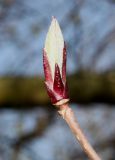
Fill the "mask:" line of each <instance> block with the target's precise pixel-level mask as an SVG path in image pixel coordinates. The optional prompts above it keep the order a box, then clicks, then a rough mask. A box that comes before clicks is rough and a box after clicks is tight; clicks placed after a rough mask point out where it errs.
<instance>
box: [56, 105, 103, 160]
mask: <svg viewBox="0 0 115 160" xmlns="http://www.w3.org/2000/svg"><path fill="white" fill-rule="evenodd" d="M58 107H59V111H58V112H59V114H60V115H61V116H62V117H63V119H64V120H65V121H66V122H67V124H68V125H69V127H70V129H71V131H72V132H73V134H74V135H75V137H76V139H77V140H78V141H79V143H80V145H81V146H82V148H83V150H84V151H85V153H86V154H87V155H88V157H89V159H91V160H101V159H100V157H99V156H98V154H97V153H96V152H95V150H94V149H93V147H92V146H91V144H90V143H89V141H88V140H87V138H86V137H85V135H84V133H83V131H82V129H81V128H80V126H79V124H78V122H77V120H76V119H75V115H74V113H73V111H72V109H71V108H70V107H69V105H68V104H63V105H61V106H58Z"/></svg>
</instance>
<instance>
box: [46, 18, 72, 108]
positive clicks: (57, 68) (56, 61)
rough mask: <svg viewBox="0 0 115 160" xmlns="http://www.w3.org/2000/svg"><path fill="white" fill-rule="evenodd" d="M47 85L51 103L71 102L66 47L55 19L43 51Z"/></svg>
mask: <svg viewBox="0 0 115 160" xmlns="http://www.w3.org/2000/svg"><path fill="white" fill-rule="evenodd" d="M43 67H44V74H45V85H46V89H47V92H48V95H49V97H50V98H51V102H52V103H53V104H54V105H62V104H64V103H66V102H68V101H69V96H68V88H67V82H66V47H65V43H64V39H63V35H62V32H61V29H60V26H59V24H58V21H57V20H56V18H54V17H53V19H52V22H51V25H50V28H49V31H48V33H47V36H46V41H45V47H44V50H43Z"/></svg>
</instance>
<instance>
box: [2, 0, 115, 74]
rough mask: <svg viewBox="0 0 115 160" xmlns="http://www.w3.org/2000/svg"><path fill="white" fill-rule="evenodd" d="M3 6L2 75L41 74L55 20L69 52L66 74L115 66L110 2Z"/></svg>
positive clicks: (114, 16)
mask: <svg viewBox="0 0 115 160" xmlns="http://www.w3.org/2000/svg"><path fill="white" fill-rule="evenodd" d="M7 3H8V1H6V2H5V1H3V2H0V15H2V16H1V17H2V18H1V19H0V75H5V74H6V75H7V74H12V75H39V74H40V75H42V73H43V67H42V49H43V46H44V41H45V37H46V33H47V31H48V28H49V25H50V22H51V17H52V15H54V16H55V17H56V18H57V19H58V20H59V23H60V26H61V28H62V32H63V34H64V38H65V41H66V43H67V50H68V64H67V71H68V73H72V72H74V71H75V70H79V69H88V70H96V71H106V70H107V69H114V68H115V53H114V50H115V4H114V3H112V1H107V0H100V1H97V0H85V1H83V0H78V1H77V0H73V1H70V0H58V1H54V0H51V1H50V3H49V0H45V1H44V0H43V1H39V0H33V1H31V0H24V1H23V0H16V1H15V0H11V1H10V3H8V4H7Z"/></svg>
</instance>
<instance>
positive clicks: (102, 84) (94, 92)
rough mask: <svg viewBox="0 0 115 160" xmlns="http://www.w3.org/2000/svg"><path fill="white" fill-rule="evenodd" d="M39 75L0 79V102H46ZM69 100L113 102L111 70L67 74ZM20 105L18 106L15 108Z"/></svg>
mask: <svg viewBox="0 0 115 160" xmlns="http://www.w3.org/2000/svg"><path fill="white" fill-rule="evenodd" d="M43 81H44V80H43V79H42V78H40V77H2V78H0V105H1V107H2V106H5V105H8V106H14V107H17V108H21V106H22V107H23V105H30V106H31V105H33V106H34V105H42V106H43V105H44V106H47V105H48V104H50V101H49V97H48V96H47V93H46V91H45V86H44V82H43ZM68 83H69V90H70V96H71V102H74V103H83V104H85V103H92V102H104V103H113V104H115V72H109V73H103V74H97V73H91V72H90V73H89V72H79V73H77V74H75V75H71V76H69V77H68ZM19 105H20V107H18V106H19Z"/></svg>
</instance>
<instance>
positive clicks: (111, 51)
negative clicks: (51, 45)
mask: <svg viewBox="0 0 115 160" xmlns="http://www.w3.org/2000/svg"><path fill="white" fill-rule="evenodd" d="M52 15H54V16H55V17H56V18H57V19H58V21H59V23H60V26H61V29H62V31H63V34H64V38H65V41H66V44H67V51H68V61H67V75H68V85H69V91H70V97H71V101H70V105H71V107H72V108H73V110H74V111H75V115H76V117H77V119H78V121H79V123H80V125H81V127H82V128H83V130H84V132H85V134H86V136H87V137H88V139H89V141H90V142H91V144H92V145H93V146H94V148H95V149H96V151H97V152H98V153H99V154H100V156H101V157H102V159H104V160H115V0H100V1H97V0H71V1H70V0H57V1H54V0H50V1H49V0H42V1H40V0H0V160H81V159H84V160H86V159H87V157H86V155H85V154H84V153H83V151H82V149H81V147H80V146H79V144H78V143H76V140H75V138H74V136H73V135H72V133H71V131H70V130H69V128H68V126H67V125H66V124H65V122H64V121H63V119H62V118H61V117H59V115H58V114H57V110H56V109H55V107H53V106H52V105H51V104H50V101H49V98H48V96H47V94H46V91H45V88H44V83H43V80H44V77H43V67H42V49H43V47H44V41H45V37H46V33H47V31H48V27H49V25H50V22H51V17H52Z"/></svg>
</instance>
